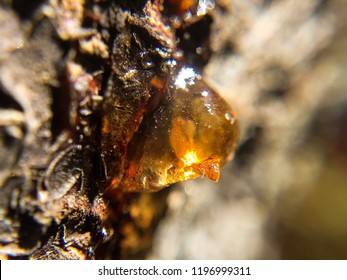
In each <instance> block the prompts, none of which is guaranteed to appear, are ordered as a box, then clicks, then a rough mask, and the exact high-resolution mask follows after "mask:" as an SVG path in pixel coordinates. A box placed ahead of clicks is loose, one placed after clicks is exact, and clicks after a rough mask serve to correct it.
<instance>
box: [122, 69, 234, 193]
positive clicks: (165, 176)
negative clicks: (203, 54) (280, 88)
mask: <svg viewBox="0 0 347 280" xmlns="http://www.w3.org/2000/svg"><path fill="white" fill-rule="evenodd" d="M167 91H168V92H167V96H168V98H167V100H165V102H163V104H161V105H160V106H159V107H158V108H157V109H156V110H155V111H154V112H153V113H152V114H151V115H150V116H148V117H147V118H145V119H144V121H143V122H142V124H141V126H140V129H139V130H138V131H137V133H136V135H135V136H134V138H133V139H132V141H131V143H130V145H129V147H128V152H127V156H126V162H125V171H124V174H123V178H122V180H121V182H120V183H119V184H117V186H115V187H117V188H120V189H122V190H125V191H157V190H159V189H161V188H163V187H165V186H168V185H170V184H172V183H176V182H180V181H184V180H187V179H192V178H196V177H199V176H204V177H208V178H210V179H211V180H213V181H218V179H219V170H220V166H221V165H222V164H224V163H225V162H226V161H228V160H230V159H231V158H232V156H233V153H234V150H235V147H236V144H237V142H238V138H239V127H238V122H237V120H236V118H235V114H234V112H233V111H232V110H231V108H230V107H229V105H228V104H227V103H226V102H225V101H224V100H223V99H222V98H221V97H220V96H219V95H218V94H217V93H216V92H215V91H213V90H212V89H211V88H209V87H208V85H207V84H206V83H205V82H204V81H203V80H202V78H201V76H200V75H198V74H197V73H196V72H195V71H194V69H193V68H191V67H183V68H181V70H180V71H179V72H178V74H177V75H176V76H175V77H174V78H173V79H172V81H171V82H170V84H169V86H168V89H167Z"/></svg>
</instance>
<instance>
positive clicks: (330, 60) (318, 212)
mask: <svg viewBox="0 0 347 280" xmlns="http://www.w3.org/2000/svg"><path fill="white" fill-rule="evenodd" d="M218 4H219V7H216V9H215V11H214V20H215V22H214V24H213V27H212V28H213V29H212V33H211V34H212V48H213V50H214V52H215V55H214V56H213V57H212V59H211V60H210V62H209V64H208V66H207V68H205V73H204V74H205V77H206V78H207V80H208V81H209V83H210V84H211V85H212V87H214V88H215V89H217V91H218V92H219V93H220V94H221V95H223V97H224V98H225V99H226V100H227V101H228V102H229V103H230V104H231V106H232V107H233V108H234V109H235V111H236V112H237V114H238V118H239V121H240V125H241V130H242V131H241V141H240V145H239V147H238V150H237V152H236V154H235V158H234V160H233V162H231V163H229V164H227V165H226V166H224V168H223V169H222V173H221V179H220V181H219V182H218V183H213V182H210V181H208V180H207V179H199V180H193V181H187V182H185V183H182V184H179V186H174V187H173V188H172V191H171V192H170V194H169V196H168V211H167V214H166V216H165V218H164V219H163V220H162V221H161V222H160V224H159V227H158V229H157V230H156V232H155V237H154V246H153V248H152V251H151V252H150V254H149V256H148V258H154V259H157V258H159V259H347V172H346V171H347V92H346V91H347V72H346V70H347V68H346V67H347V10H346V9H345V8H346V7H345V4H346V3H345V1H343V0H331V1H324V0H305V1H300V0H277V1H274V0H273V1H271V0H230V1H229V0H221V1H218Z"/></svg>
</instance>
